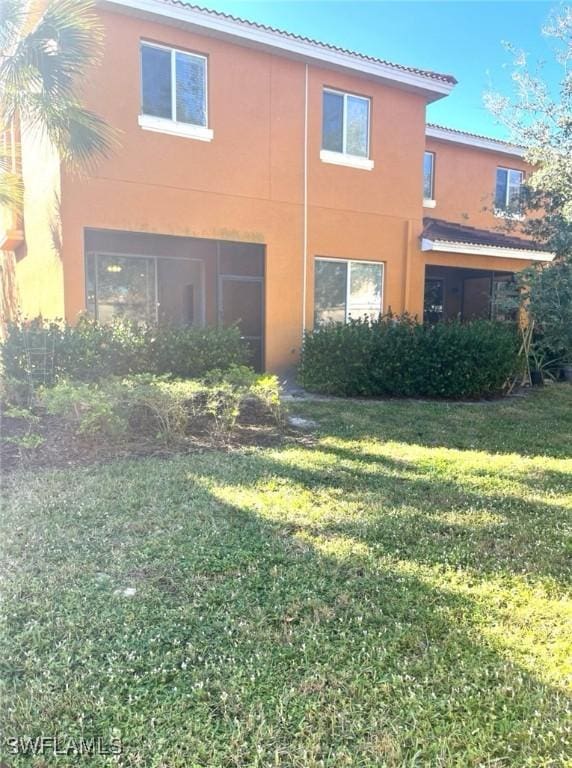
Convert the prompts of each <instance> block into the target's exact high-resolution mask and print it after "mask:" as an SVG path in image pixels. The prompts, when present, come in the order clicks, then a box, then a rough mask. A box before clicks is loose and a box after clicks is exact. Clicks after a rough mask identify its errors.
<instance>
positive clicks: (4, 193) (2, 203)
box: [0, 171, 24, 211]
mask: <svg viewBox="0 0 572 768" xmlns="http://www.w3.org/2000/svg"><path fill="white" fill-rule="evenodd" d="M23 200H24V185H23V183H22V177H21V176H20V175H19V174H17V173H13V172H12V171H9V172H2V171H0V208H11V209H12V210H15V211H18V210H20V209H21V207H22V203H23Z"/></svg>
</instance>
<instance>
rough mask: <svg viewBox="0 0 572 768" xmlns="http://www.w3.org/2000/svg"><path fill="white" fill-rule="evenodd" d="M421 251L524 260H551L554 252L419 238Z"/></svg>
mask: <svg viewBox="0 0 572 768" xmlns="http://www.w3.org/2000/svg"><path fill="white" fill-rule="evenodd" d="M421 250H422V251H440V252H441V253H466V254H467V255H469V256H500V258H501V259H524V260H526V261H553V260H554V256H555V254H554V253H549V252H548V251H533V250H530V249H527V248H505V247H503V246H498V245H479V244H477V243H454V242H450V241H449V240H432V239H430V238H427V237H423V238H421Z"/></svg>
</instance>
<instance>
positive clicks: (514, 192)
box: [508, 171, 522, 210]
mask: <svg viewBox="0 0 572 768" xmlns="http://www.w3.org/2000/svg"><path fill="white" fill-rule="evenodd" d="M521 184H522V173H521V172H520V171H509V172H508V206H509V208H512V209H513V210H516V209H518V208H519V207H520V187H521Z"/></svg>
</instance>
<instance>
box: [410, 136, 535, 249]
mask: <svg viewBox="0 0 572 768" xmlns="http://www.w3.org/2000/svg"><path fill="white" fill-rule="evenodd" d="M427 150H428V151H430V152H434V153H435V170H434V174H435V176H434V187H435V192H434V198H435V202H436V205H435V207H434V208H430V209H428V208H426V209H425V213H426V215H427V216H433V217H435V218H437V219H445V220H446V221H456V222H459V223H461V224H467V225H468V226H470V227H479V228H481V229H499V228H500V229H502V228H503V225H504V223H505V222H504V221H503V219H502V218H498V217H497V216H495V215H494V212H493V202H494V193H495V182H496V170H497V168H498V167H502V168H514V169H515V170H518V171H525V173H526V172H527V171H530V167H529V166H528V165H527V164H526V163H525V162H524V160H522V159H521V158H519V157H516V156H515V155H504V154H502V153H501V152H493V151H490V150H486V149H482V148H479V147H470V146H467V145H464V144H456V143H454V142H450V141H439V140H438V139H433V138H429V137H428V138H427ZM514 234H517V232H516V231H515V232H514Z"/></svg>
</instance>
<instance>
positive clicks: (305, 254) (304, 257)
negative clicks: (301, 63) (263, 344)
mask: <svg viewBox="0 0 572 768" xmlns="http://www.w3.org/2000/svg"><path fill="white" fill-rule="evenodd" d="M303 209H304V210H303V219H304V221H303V245H302V264H303V267H302V268H303V270H304V273H303V275H302V339H303V338H304V333H305V331H306V295H307V282H308V65H307V64H306V65H305V71H304V194H303Z"/></svg>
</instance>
